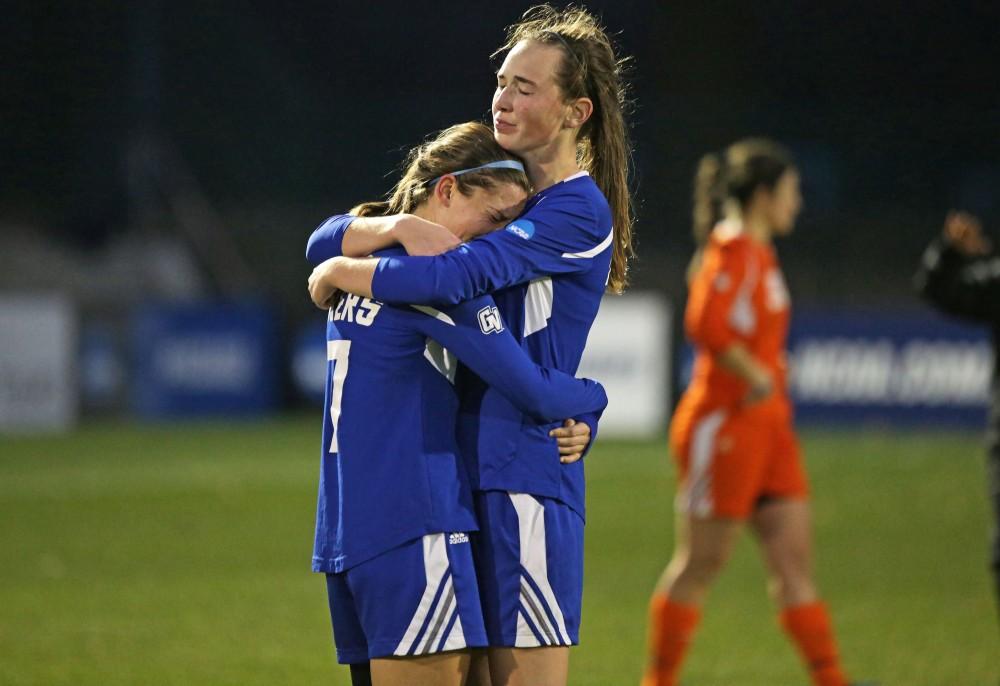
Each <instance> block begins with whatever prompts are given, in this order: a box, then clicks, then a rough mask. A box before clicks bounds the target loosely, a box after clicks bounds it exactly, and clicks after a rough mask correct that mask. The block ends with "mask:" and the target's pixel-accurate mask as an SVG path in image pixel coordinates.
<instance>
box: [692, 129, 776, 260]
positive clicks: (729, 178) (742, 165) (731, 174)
mask: <svg viewBox="0 0 1000 686" xmlns="http://www.w3.org/2000/svg"><path fill="white" fill-rule="evenodd" d="M794 167H795V161H794V160H793V159H792V155H791V153H790V152H789V151H788V150H787V149H786V148H785V147H784V146H782V145H779V144H778V143H775V142H774V141H772V140H768V139H766V138H744V139H743V140H740V141H737V142H735V143H733V144H732V145H730V146H729V147H728V148H726V149H725V150H724V151H723V152H722V153H721V154H719V153H710V154H708V155H705V156H704V157H702V158H701V161H700V162H699V163H698V170H697V171H696V172H695V176H694V198H693V200H694V202H693V205H694V211H693V216H692V220H693V221H692V233H693V234H694V241H695V245H696V246H698V249H699V250H700V248H701V246H703V245H704V244H705V242H706V241H708V235H709V234H710V233H711V232H712V227H714V226H715V225H716V224H717V223H718V222H719V221H720V220H721V219H722V216H723V214H724V213H725V206H726V203H736V204H737V205H738V206H739V208H740V209H741V210H745V209H746V208H747V205H749V203H750V200H751V198H753V194H754V192H755V191H756V190H757V189H758V188H766V189H768V190H774V187H775V186H776V185H777V183H778V180H779V179H780V178H781V177H782V175H783V174H784V173H785V172H786V171H788V170H789V169H793V168H794Z"/></svg>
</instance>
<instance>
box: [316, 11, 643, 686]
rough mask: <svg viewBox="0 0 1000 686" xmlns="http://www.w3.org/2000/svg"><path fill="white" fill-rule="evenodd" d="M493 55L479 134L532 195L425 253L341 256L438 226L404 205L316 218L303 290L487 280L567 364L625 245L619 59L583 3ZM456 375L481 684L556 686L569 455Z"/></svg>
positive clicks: (619, 279) (539, 345)
mask: <svg viewBox="0 0 1000 686" xmlns="http://www.w3.org/2000/svg"><path fill="white" fill-rule="evenodd" d="M498 54H505V55H506V56H505V59H504V62H503V65H502V66H501V67H500V69H499V71H498V72H497V87H496V91H495V92H494V96H493V107H492V112H493V124H494V135H495V137H496V140H497V142H499V143H500V145H502V146H503V147H504V148H505V149H506V150H507V151H508V152H511V153H514V154H516V155H518V156H519V157H520V158H521V159H523V160H524V163H525V166H526V169H527V171H528V176H529V178H530V179H531V183H532V186H533V188H534V190H535V193H536V194H535V195H534V196H533V197H532V198H531V199H530V200H529V201H528V203H527V206H526V207H525V210H524V212H523V214H522V215H521V216H520V217H519V218H518V219H517V220H516V221H514V222H512V223H510V224H509V225H508V226H507V227H506V229H505V230H503V231H498V232H495V233H492V234H489V235H487V236H485V237H483V238H480V239H478V240H474V241H471V242H469V243H467V244H464V245H461V246H460V247H457V248H456V249H454V250H450V251H448V252H445V253H443V254H441V255H437V256H433V257H430V256H409V257H401V256H392V257H380V258H375V259H364V258H360V259H356V258H351V257H345V256H350V255H353V256H362V255H367V254H368V253H370V252H371V251H372V250H373V249H375V248H378V247H381V246H383V245H388V244H390V243H392V242H393V241H394V240H395V237H396V236H402V235H403V234H404V233H405V232H404V230H403V229H404V227H405V228H406V232H418V231H423V232H425V233H426V235H427V236H440V235H443V231H442V230H441V229H440V228H439V227H433V226H430V225H428V224H427V223H422V222H419V221H413V220H411V219H410V218H407V217H401V216H395V217H385V218H382V219H380V220H378V221H374V222H372V221H358V222H352V223H341V224H340V225H339V226H338V227H336V229H335V230H331V227H329V226H327V227H320V229H319V230H318V231H317V232H316V233H315V234H314V236H313V238H312V239H311V243H312V246H313V248H314V250H315V253H316V258H317V259H318V258H320V257H330V258H331V259H329V260H327V261H325V262H324V263H323V264H322V265H320V267H318V268H317V271H316V272H314V279H313V283H312V288H311V293H312V296H313V299H314V301H316V302H323V301H324V299H325V298H327V297H328V296H329V293H330V292H332V291H333V290H334V289H337V288H339V289H343V290H346V291H349V292H352V293H355V294H357V295H359V296H364V297H376V298H377V299H379V300H380V301H384V302H396V303H401V302H407V303H425V304H441V303H457V302H461V301H463V300H466V299H468V298H472V297H476V296H478V295H481V294H483V293H492V294H493V296H494V298H495V299H496V302H497V304H498V306H499V308H500V312H501V315H502V316H503V318H504V322H505V323H506V325H507V326H508V327H509V328H510V329H511V331H512V333H513V334H514V335H515V336H516V337H517V338H518V339H519V340H520V342H521V345H522V347H523V348H524V349H525V350H526V351H527V352H528V354H529V355H530V356H531V358H532V359H533V360H534V361H536V362H538V363H539V364H542V365H545V366H549V367H553V368H555V369H560V370H562V371H565V372H569V373H574V372H575V371H576V369H577V366H578V364H579V362H580V357H581V355H582V353H583V348H584V345H585V343H586V338H587V334H588V332H589V330H590V326H591V324H592V323H593V320H594V317H595V316H596V314H597V309H598V306H599V305H600V301H601V297H602V294H603V293H604V291H605V289H606V287H610V289H611V290H612V291H615V292H621V291H622V290H623V289H624V287H625V285H626V282H627V278H626V276H627V274H626V272H627V261H628V258H629V257H630V255H631V254H632V245H631V237H632V231H631V228H632V216H631V201H630V195H629V190H628V186H627V178H628V164H629V160H630V146H629V142H628V135H627V130H626V126H625V122H624V112H623V109H624V104H625V102H626V100H625V95H624V85H623V80H622V75H621V67H622V61H621V60H619V59H618V58H617V57H616V55H615V51H614V49H613V47H612V45H611V42H610V40H609V39H608V37H607V34H606V33H605V31H604V30H603V29H602V28H601V27H600V26H599V25H598V23H597V22H596V20H595V19H594V18H593V17H592V16H591V15H590V14H588V13H587V12H586V11H585V10H582V9H573V8H571V9H567V10H555V9H553V8H551V7H549V6H542V7H537V8H533V9H532V10H529V11H528V13H526V14H525V16H524V17H523V18H522V20H521V21H520V22H518V23H517V24H515V25H514V26H512V27H511V28H510V29H509V32H508V36H507V41H506V43H505V45H504V46H503V47H502V48H501V49H500V50H499V51H498ZM432 243H433V240H431V239H430V238H427V244H428V245H430V244H432ZM440 243H441V246H440V247H445V248H447V247H450V246H449V242H448V240H446V239H445V240H441V241H440ZM321 246H322V247H321ZM427 252H433V249H428V250H427ZM337 255H345V256H337ZM462 376H464V377H465V378H464V379H460V381H462V383H461V384H460V385H461V388H460V390H461V396H462V410H461V415H460V423H459V442H460V445H461V448H462V452H463V456H465V457H466V458H467V459H469V463H470V468H471V469H470V471H471V476H472V479H473V488H474V495H475V500H476V512H477V515H478V517H479V524H480V534H479V536H478V538H477V545H476V548H475V555H476V569H477V574H478V577H479V582H480V588H481V594H482V596H483V611H484V616H485V620H486V628H487V633H488V636H489V644H490V650H489V668H490V672H491V675H492V679H493V686H504V685H513V684H527V683H530V684H532V686H562V685H564V684H565V683H566V680H567V675H568V664H569V651H568V646H570V645H574V644H576V643H577V642H578V629H579V623H580V607H581V597H582V588H583V583H582V580H583V523H584V473H583V464H582V462H574V463H572V464H565V465H560V461H559V458H558V454H559V449H558V448H557V446H556V444H555V443H554V442H553V441H552V439H551V438H550V437H549V432H548V431H547V430H546V429H549V428H552V427H545V426H542V427H540V426H537V425H535V424H533V423H528V422H525V421H524V420H523V418H522V413H521V411H520V410H519V409H518V408H516V407H514V406H513V405H512V404H511V403H510V402H509V400H508V399H506V398H504V397H503V396H502V395H501V394H500V393H498V392H497V391H496V390H495V389H490V388H488V387H487V386H486V385H485V384H483V383H482V382H481V381H480V380H477V379H475V378H473V377H472V376H471V375H462ZM558 431H563V432H567V431H568V432H569V433H572V434H577V433H578V432H579V435H574V436H569V437H566V440H567V441H572V440H576V441H579V442H582V443H584V444H585V443H586V442H587V440H588V438H589V437H590V436H591V435H592V434H593V429H592V427H591V426H590V423H588V422H580V423H578V424H576V426H573V427H570V429H568V430H567V429H558ZM570 450H577V451H578V450H579V448H570Z"/></svg>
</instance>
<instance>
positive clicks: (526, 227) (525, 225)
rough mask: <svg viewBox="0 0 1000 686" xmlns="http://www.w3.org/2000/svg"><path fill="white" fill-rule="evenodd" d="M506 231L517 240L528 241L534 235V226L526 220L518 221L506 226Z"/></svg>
mask: <svg viewBox="0 0 1000 686" xmlns="http://www.w3.org/2000/svg"><path fill="white" fill-rule="evenodd" d="M506 230H507V231H510V232H511V233H512V234H514V235H515V236H517V237H519V238H523V239H524V240H528V239H530V238H531V237H532V236H534V235H535V224H534V222H532V221H531V220H528V219H518V220H517V221H516V222H514V223H513V224H508V225H507V229H506Z"/></svg>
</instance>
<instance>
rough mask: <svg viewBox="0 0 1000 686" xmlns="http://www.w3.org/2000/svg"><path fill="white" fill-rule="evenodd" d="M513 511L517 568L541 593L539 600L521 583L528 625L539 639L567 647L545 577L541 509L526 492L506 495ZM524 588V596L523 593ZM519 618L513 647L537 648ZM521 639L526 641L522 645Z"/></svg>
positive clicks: (543, 528)
mask: <svg viewBox="0 0 1000 686" xmlns="http://www.w3.org/2000/svg"><path fill="white" fill-rule="evenodd" d="M507 495H508V496H509V497H510V501H511V503H513V505H514V510H515V511H516V512H517V525H518V529H519V531H520V540H521V566H522V567H524V569H525V571H526V572H527V574H528V575H529V576H530V577H531V579H530V580H531V581H533V582H534V583H535V585H536V586H538V590H540V591H541V595H542V597H541V598H538V596H537V595H536V594H535V592H534V589H532V588H531V584H530V583H528V582H527V581H525V580H523V579H522V580H521V600H522V606H524V605H525V603H526V602H527V608H526V609H527V610H528V611H531V615H530V616H531V619H532V622H533V623H534V624H535V626H536V627H538V630H539V631H540V632H541V633H542V635H543V636H546V637H548V636H554V637H555V638H554V643H555V644H556V645H569V644H570V640H569V634H568V633H567V631H566V622H565V620H564V619H563V614H562V610H560V609H559V602H558V601H557V600H556V594H555V593H554V592H553V591H552V586H551V585H550V584H549V577H548V559H547V553H546V550H545V508H544V507H543V506H542V504H541V503H540V502H538V501H537V500H536V499H535V498H534V497H533V496H531V495H529V494H527V493H508V494H507ZM525 589H526V590H527V591H528V593H527V594H526V593H525ZM532 605H534V606H535V607H534V608H533V607H532ZM546 606H548V609H549V611H550V612H551V613H552V616H553V617H555V620H556V621H555V626H553V625H552V622H551V621H550V620H549V615H548V613H547V612H545V607H546ZM523 623H524V622H523V619H522V618H521V616H520V614H519V615H518V619H517V627H518V630H517V634H518V635H517V638H516V640H515V643H514V645H515V647H518V648H520V647H528V646H529V644H530V645H531V646H536V645H538V641H537V639H536V638H535V637H534V634H533V633H532V632H531V629H530V628H528V626H527V625H526V624H525V625H524V632H523V633H522V624H523ZM522 636H523V640H524V641H526V643H524V644H523V645H522Z"/></svg>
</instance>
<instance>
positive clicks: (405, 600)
mask: <svg viewBox="0 0 1000 686" xmlns="http://www.w3.org/2000/svg"><path fill="white" fill-rule="evenodd" d="M326 588H327V594H328V596H329V601H330V616H331V618H332V619H333V635H334V643H335V644H336V646H337V661H338V662H340V663H341V664H355V663H359V662H366V661H367V660H370V659H374V658H381V657H392V656H399V657H405V656H419V655H429V654H432V653H440V652H444V651H448V650H460V649H462V648H479V647H483V646H485V645H486V633H485V630H484V628H483V615H482V609H481V605H480V601H479V590H478V588H477V586H476V574H475V568H474V565H473V561H472V551H471V546H470V543H469V535H468V534H465V533H439V534H429V535H427V536H424V537H422V538H417V539H414V540H413V541H410V542H408V543H405V544H403V545H401V546H399V547H398V548H393V549H392V550H389V551H388V552H385V553H382V554H381V555H379V556H378V557H375V558H372V559H371V560H368V561H366V562H362V563H361V564H359V565H357V566H355V567H352V568H350V569H348V570H347V571H344V572H341V573H339V574H327V575H326Z"/></svg>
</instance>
